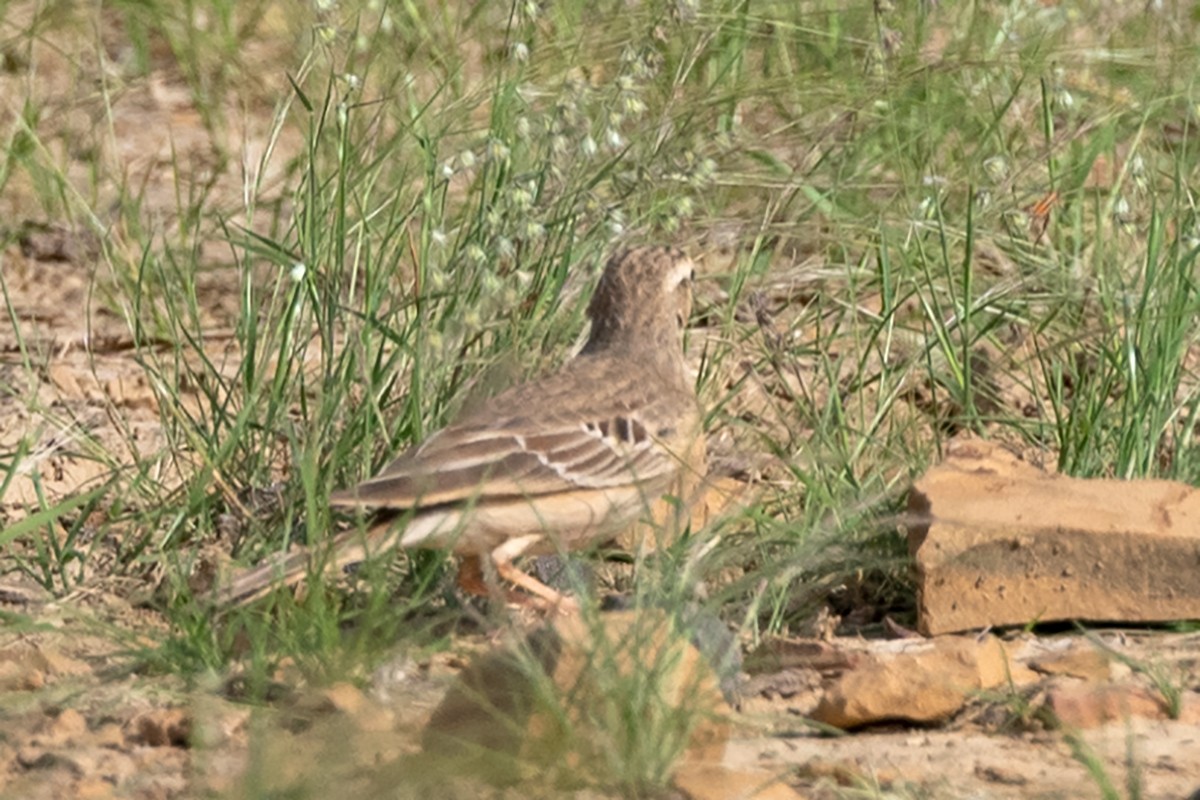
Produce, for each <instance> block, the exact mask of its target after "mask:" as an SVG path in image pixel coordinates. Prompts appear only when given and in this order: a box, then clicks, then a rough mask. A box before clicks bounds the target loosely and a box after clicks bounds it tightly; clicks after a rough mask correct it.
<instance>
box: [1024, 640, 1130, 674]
mask: <svg viewBox="0 0 1200 800" xmlns="http://www.w3.org/2000/svg"><path fill="white" fill-rule="evenodd" d="M1111 667H1112V660H1111V659H1110V658H1109V657H1108V655H1107V654H1106V653H1104V652H1103V651H1101V650H1098V649H1096V648H1095V647H1086V646H1083V647H1072V648H1071V649H1070V650H1067V651H1066V652H1065V653H1053V654H1051V655H1046V656H1041V657H1039V658H1035V659H1033V660H1032V661H1030V662H1029V668H1030V669H1032V670H1034V671H1035V672H1040V673H1042V674H1044V675H1069V676H1071V677H1073V678H1081V679H1083V680H1085V681H1092V682H1094V683H1105V682H1107V681H1108V680H1109V678H1111V677H1112V669H1111Z"/></svg>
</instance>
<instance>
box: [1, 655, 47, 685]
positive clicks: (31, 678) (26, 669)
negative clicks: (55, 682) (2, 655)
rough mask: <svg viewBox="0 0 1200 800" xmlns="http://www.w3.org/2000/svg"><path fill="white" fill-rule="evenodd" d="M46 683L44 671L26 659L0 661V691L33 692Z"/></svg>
mask: <svg viewBox="0 0 1200 800" xmlns="http://www.w3.org/2000/svg"><path fill="white" fill-rule="evenodd" d="M45 685H46V673H44V672H42V671H41V670H40V669H38V668H37V667H35V666H34V665H32V664H30V663H29V662H27V661H0V692H33V691H37V690H38V689H41V688H42V687H43V686H45Z"/></svg>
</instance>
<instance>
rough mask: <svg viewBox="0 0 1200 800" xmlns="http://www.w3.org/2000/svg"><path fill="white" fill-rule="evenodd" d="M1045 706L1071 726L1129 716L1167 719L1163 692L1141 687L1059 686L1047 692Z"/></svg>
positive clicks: (1088, 724) (1081, 726)
mask: <svg viewBox="0 0 1200 800" xmlns="http://www.w3.org/2000/svg"><path fill="white" fill-rule="evenodd" d="M1045 707H1046V709H1047V710H1048V711H1050V712H1051V713H1053V715H1054V719H1055V720H1057V721H1058V722H1059V723H1060V724H1062V725H1064V726H1066V727H1070V728H1098V727H1100V726H1101V725H1103V724H1105V723H1107V722H1115V721H1117V720H1125V719H1129V718H1130V717H1143V718H1146V719H1166V718H1167V708H1166V703H1165V702H1164V701H1163V698H1162V696H1161V695H1158V694H1156V693H1155V692H1152V691H1150V690H1149V689H1146V688H1144V687H1142V686H1134V685H1130V684H1121V685H1110V686H1094V685H1085V686H1056V687H1053V688H1052V689H1050V691H1049V692H1048V693H1047V695H1046V705H1045Z"/></svg>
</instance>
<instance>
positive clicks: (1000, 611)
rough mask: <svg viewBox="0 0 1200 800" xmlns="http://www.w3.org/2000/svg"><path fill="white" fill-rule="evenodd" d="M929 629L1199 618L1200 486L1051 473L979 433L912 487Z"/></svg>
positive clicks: (915, 548)
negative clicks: (1197, 569) (1100, 478)
mask: <svg viewBox="0 0 1200 800" xmlns="http://www.w3.org/2000/svg"><path fill="white" fill-rule="evenodd" d="M909 516H910V520H911V523H910V526H909V531H908V540H909V549H910V550H911V552H912V553H913V557H914V559H915V561H916V567H917V576H918V627H919V628H920V630H921V632H922V633H924V634H926V635H936V634H941V633H949V632H954V631H965V630H972V629H978V628H986V627H989V626H1005V625H1026V624H1029V623H1033V622H1052V621H1055V620H1072V619H1080V620H1097V621H1127V622H1150V621H1167V620H1175V619H1194V618H1197V617H1200V581H1197V580H1196V564H1197V563H1200V492H1198V491H1197V490H1195V489H1193V488H1191V487H1189V486H1185V485H1184V484H1182V483H1176V482H1173V481H1149V480H1148V481H1118V480H1082V479H1077V478H1069V477H1066V476H1064V475H1051V474H1047V473H1045V472H1043V471H1041V470H1039V469H1037V468H1036V467H1034V466H1031V465H1030V464H1027V463H1025V462H1023V461H1021V460H1020V459H1018V458H1017V457H1016V456H1014V455H1012V454H1010V453H1009V452H1007V451H1006V450H1004V449H1003V448H1002V447H1000V446H998V445H995V444H991V443H988V442H982V441H967V442H959V443H956V444H954V445H952V446H951V448H950V449H949V451H948V453H947V457H946V460H945V461H943V462H942V463H941V464H940V465H938V466H936V467H934V468H933V469H931V470H929V471H928V472H927V473H925V475H923V476H922V477H921V478H919V479H918V480H917V481H916V483H915V484H914V486H913V489H912V491H911V493H910V495H909Z"/></svg>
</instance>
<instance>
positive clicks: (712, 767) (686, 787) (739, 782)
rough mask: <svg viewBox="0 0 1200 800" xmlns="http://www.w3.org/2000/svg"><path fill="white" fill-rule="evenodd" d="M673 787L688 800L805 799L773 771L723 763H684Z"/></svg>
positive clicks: (677, 773) (677, 771) (675, 777)
mask: <svg viewBox="0 0 1200 800" xmlns="http://www.w3.org/2000/svg"><path fill="white" fill-rule="evenodd" d="M672 784H673V785H674V786H675V788H676V789H678V790H679V791H681V792H683V795H684V797H686V798H687V799H688V800H802V796H801V795H800V794H799V793H798V792H797V791H796V790H795V789H793V788H792V787H790V786H788V785H787V784H786V783H783V782H782V781H780V780H779V779H778V778H776V777H775V775H773V774H772V773H770V772H766V771H764V770H760V769H733V768H730V767H725V766H722V765H720V764H696V763H687V764H683V765H682V766H680V768H679V769H678V770H676V772H675V776H674V778H673V779H672Z"/></svg>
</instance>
